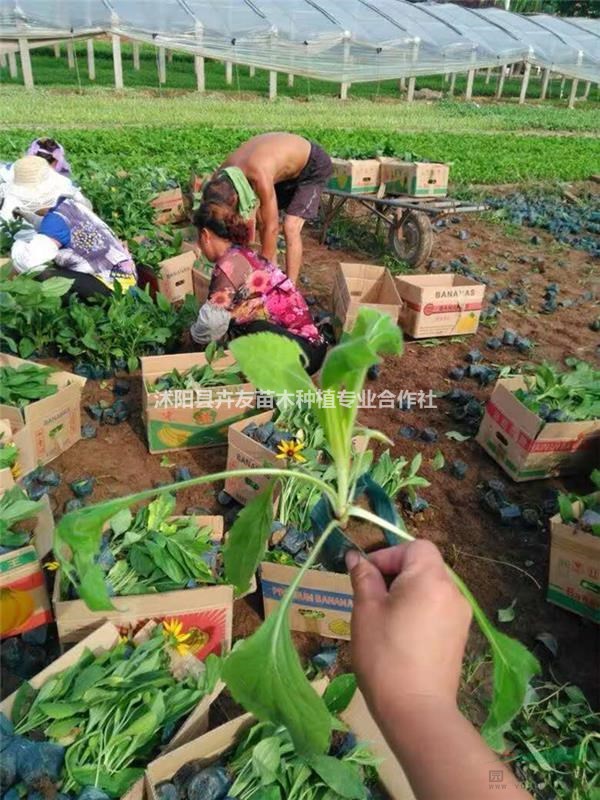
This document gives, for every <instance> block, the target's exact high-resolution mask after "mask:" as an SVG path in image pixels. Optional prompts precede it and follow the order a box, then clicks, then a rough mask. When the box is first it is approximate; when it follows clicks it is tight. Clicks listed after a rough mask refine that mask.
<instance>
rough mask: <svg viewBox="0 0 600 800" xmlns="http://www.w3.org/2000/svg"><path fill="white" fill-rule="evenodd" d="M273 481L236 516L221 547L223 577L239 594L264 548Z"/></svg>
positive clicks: (273, 487)
mask: <svg viewBox="0 0 600 800" xmlns="http://www.w3.org/2000/svg"><path fill="white" fill-rule="evenodd" d="M275 485H276V482H275V481H273V482H272V483H271V484H270V485H269V486H268V487H267V488H266V489H265V490H264V491H263V492H261V493H260V494H259V495H257V496H256V497H254V498H253V499H252V500H251V501H250V503H248V505H247V506H245V507H244V508H243V509H242V510H241V511H240V513H239V514H238V515H237V517H236V520H235V522H234V523H233V525H232V527H231V530H230V531H229V533H228V534H227V541H226V542H225V546H224V547H223V562H224V565H225V578H226V580H227V582H228V583H231V584H232V585H233V586H234V587H235V590H236V592H237V593H238V594H243V593H244V592H247V591H248V589H249V588H250V581H251V579H252V576H253V575H254V573H255V572H256V569H257V567H258V565H259V563H260V561H261V559H262V557H263V555H264V553H265V550H266V548H267V541H268V538H269V535H270V533H271V525H272V524H273V491H274V489H275Z"/></svg>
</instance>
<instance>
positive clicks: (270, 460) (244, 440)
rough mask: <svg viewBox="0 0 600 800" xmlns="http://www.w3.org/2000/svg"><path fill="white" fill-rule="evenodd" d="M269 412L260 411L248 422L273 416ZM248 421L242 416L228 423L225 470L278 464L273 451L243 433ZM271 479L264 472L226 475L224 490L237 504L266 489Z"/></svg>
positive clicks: (279, 463)
mask: <svg viewBox="0 0 600 800" xmlns="http://www.w3.org/2000/svg"><path fill="white" fill-rule="evenodd" d="M273 413H274V412H273V411H264V412H263V413H262V414H257V415H256V416H255V417H253V418H252V420H251V421H252V422H255V423H256V424H257V425H262V424H263V423H264V422H269V420H270V419H271V418H272V417H273ZM249 423H250V420H247V419H242V420H240V421H239V422H234V423H233V425H230V426H229V430H228V432H227V466H226V469H228V470H231V469H248V468H250V469H255V468H256V469H257V468H258V467H280V466H281V460H280V459H278V458H277V454H276V453H274V452H273V451H272V450H270V449H269V448H268V447H265V446H264V445H263V444H261V443H260V442H256V441H254V439H251V438H250V437H249V436H246V434H245V433H244V432H243V431H244V428H246V427H247V425H248V424H249ZM272 480H273V478H270V477H269V476H267V475H256V476H252V477H251V478H250V477H246V478H227V480H226V481H225V487H224V488H225V491H226V492H227V493H228V494H230V495H231V496H232V497H233V498H234V499H235V500H237V501H238V503H243V504H244V505H245V504H246V503H248V502H249V501H250V500H252V499H253V498H254V497H255V496H256V495H257V494H259V493H260V492H262V491H263V489H266V488H267V486H268V485H269V483H270V482H271V481H272Z"/></svg>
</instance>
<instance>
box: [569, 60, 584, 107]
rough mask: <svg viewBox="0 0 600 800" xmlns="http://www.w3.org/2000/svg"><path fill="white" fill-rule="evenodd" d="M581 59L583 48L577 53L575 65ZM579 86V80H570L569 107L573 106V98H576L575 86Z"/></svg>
mask: <svg viewBox="0 0 600 800" xmlns="http://www.w3.org/2000/svg"><path fill="white" fill-rule="evenodd" d="M582 61H583V50H580V51H579V53H578V54H577V66H578V67H580V66H581V63H582ZM578 86H579V80H578V79H577V78H573V80H572V82H571V92H570V94H569V108H575V100H576V98H577V87H578Z"/></svg>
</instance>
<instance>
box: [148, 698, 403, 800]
mask: <svg viewBox="0 0 600 800" xmlns="http://www.w3.org/2000/svg"><path fill="white" fill-rule="evenodd" d="M320 683H323V682H320ZM315 690H317V691H319V692H320V693H322V692H323V691H324V685H323V686H318V685H315ZM340 716H341V718H342V720H343V721H344V722H345V723H346V724H347V726H348V728H349V729H350V730H351V731H352V732H353V733H354V734H355V735H356V738H357V739H358V740H359V741H361V742H368V746H369V750H370V751H371V753H372V754H373V755H374V756H375V757H376V758H377V759H379V760H380V762H381V763H380V765H379V767H378V770H377V771H378V774H379V780H380V782H381V784H382V786H383V788H384V789H385V790H386V792H387V794H388V796H389V797H390V800H415V798H414V794H413V792H412V790H411V788H410V784H409V783H408V780H407V778H406V776H405V774H404V772H403V770H402V768H401V767H400V764H399V763H398V760H397V758H396V757H395V756H394V754H393V753H392V751H391V750H390V748H389V747H388V745H387V744H386V742H385V740H384V738H383V736H382V735H381V732H380V731H379V728H378V727H377V725H376V724H375V722H374V720H373V718H372V717H371V715H370V714H369V711H368V709H367V705H366V703H365V701H364V698H363V697H362V695H361V694H360V692H358V691H357V692H356V694H355V695H354V697H353V699H352V702H351V703H350V705H349V706H348V708H347V709H346V711H344V712H343V713H342V714H341V715H340ZM255 722H256V719H255V718H254V717H253V716H252V714H244V715H242V716H239V717H236V718H235V719H232V720H231V721H230V722H226V723H225V724H224V725H221V726H219V727H218V728H215V729H214V730H212V731H209V732H208V733H205V734H204V735H203V736H201V737H200V738H199V739H196V740H195V741H193V742H189V743H188V744H186V745H184V746H183V747H178V748H177V749H176V750H173V751H171V752H170V753H168V754H166V755H164V756H161V757H159V758H157V759H155V760H154V761H151V762H150V763H149V764H148V768H147V770H146V790H147V794H148V797H149V798H150V800H159V796H158V793H157V791H156V786H157V785H158V784H159V783H162V782H163V781H167V780H169V779H170V778H172V777H173V775H174V774H175V773H176V772H177V770H178V769H179V768H180V767H182V766H183V765H184V764H187V763H188V762H189V761H196V760H198V761H200V762H201V764H202V766H206V767H207V766H209V765H210V764H214V763H215V762H216V761H218V760H219V759H220V758H221V757H222V756H223V755H224V754H225V753H226V752H227V751H228V750H230V749H231V748H233V747H234V746H235V744H236V743H237V742H238V741H239V740H240V738H241V737H242V736H243V735H244V733H245V732H246V731H247V730H248V728H250V727H251V726H252V725H254V723H255Z"/></svg>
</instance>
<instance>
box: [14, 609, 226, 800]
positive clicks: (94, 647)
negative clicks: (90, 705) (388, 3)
mask: <svg viewBox="0 0 600 800" xmlns="http://www.w3.org/2000/svg"><path fill="white" fill-rule="evenodd" d="M118 643H119V631H118V630H117V628H115V626H114V625H112V624H111V623H110V622H107V623H105V624H104V625H103V626H102V627H101V628H98V630H96V631H94V632H93V633H91V634H90V635H89V636H87V637H86V638H85V639H83V640H82V641H81V642H79V644H76V645H75V646H74V647H72V648H71V649H70V650H68V651H67V652H66V653H65V654H64V655H63V656H61V657H60V658H57V659H56V661H53V662H52V663H51V664H50V665H49V666H48V667H46V669H43V670H42V671H41V672H38V674H37V675H35V676H34V677H33V678H31V680H30V681H29V683H30V684H31V686H32V687H33V688H34V689H39V688H40V687H41V686H43V684H44V683H45V682H46V681H47V680H48V679H49V678H51V677H52V676H54V675H57V674H58V673H59V672H62V671H63V670H65V669H67V668H68V667H70V666H72V665H73V664H75V663H76V662H77V661H78V660H79V658H81V656H82V655H83V653H84V651H85V650H90V651H91V652H92V653H94V654H99V653H103V652H105V651H106V650H108V649H109V648H111V647H114V646H115V645H117V644H118ZM222 690H223V684H222V683H219V684H218V685H217V687H216V688H215V690H214V691H213V692H212V694H209V695H206V697H204V698H202V700H201V701H200V702H199V703H198V705H197V706H196V708H195V709H193V710H192V711H191V712H190V714H188V716H187V717H186V719H184V720H183V723H182V724H181V725H180V726H179V728H178V730H177V732H176V733H175V735H174V736H173V738H172V739H171V740H170V741H169V742H168V743H167V744H165V745H164V746H163V747H162V749H161V752H162V753H169V752H171V750H175V749H176V748H179V747H181V746H182V745H184V744H186V743H187V742H189V741H192V740H194V739H196V738H197V737H199V736H201V735H202V734H204V733H205V732H206V731H207V730H208V713H209V710H210V706H211V705H212V703H213V701H214V700H215V698H216V697H218V695H219V694H220V693H221V691H222ZM16 696H17V692H14V693H13V694H11V695H9V696H8V697H7V698H5V699H4V700H3V701H2V702H1V703H0V711H2V712H3V713H4V714H5V716H7V717H8V718H9V719H10V715H11V712H12V708H13V705H14V703H15V699H16ZM144 795H145V792H144V778H140V780H139V781H137V782H136V783H135V784H134V785H133V786H132V787H131V789H130V790H129V791H128V792H127V793H126V794H125V795H124V796H123V798H122V800H143V798H144Z"/></svg>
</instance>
